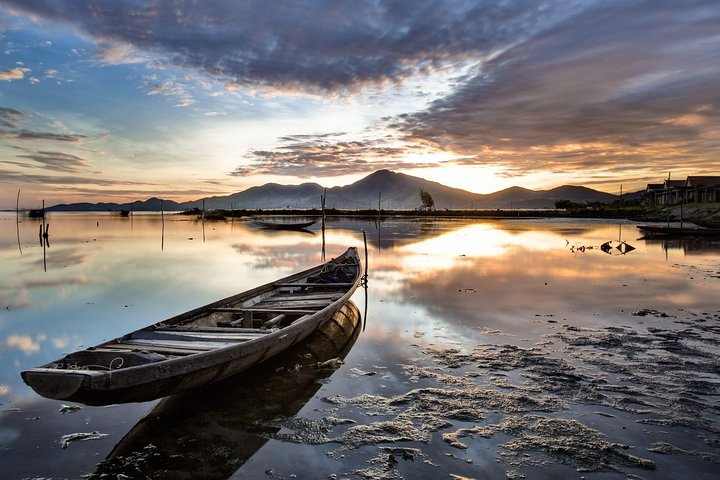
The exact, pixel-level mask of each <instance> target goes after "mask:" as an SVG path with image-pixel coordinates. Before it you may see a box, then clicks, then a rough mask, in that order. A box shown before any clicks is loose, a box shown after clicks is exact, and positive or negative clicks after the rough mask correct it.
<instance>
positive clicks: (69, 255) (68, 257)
mask: <svg viewBox="0 0 720 480" xmlns="http://www.w3.org/2000/svg"><path fill="white" fill-rule="evenodd" d="M50 241H51V243H50V245H51V247H52V237H51V239H50ZM80 248H82V247H70V248H62V249H54V248H50V249H48V251H47V259H46V263H47V267H48V269H51V268H62V267H67V266H70V265H72V266H77V265H81V264H83V263H85V262H87V261H88V260H89V259H90V258H91V257H92V254H91V252H87V251H86V252H83V251H81V250H80ZM35 263H36V264H39V265H42V264H43V259H42V258H39V259H38V260H37V261H36V262H35Z"/></svg>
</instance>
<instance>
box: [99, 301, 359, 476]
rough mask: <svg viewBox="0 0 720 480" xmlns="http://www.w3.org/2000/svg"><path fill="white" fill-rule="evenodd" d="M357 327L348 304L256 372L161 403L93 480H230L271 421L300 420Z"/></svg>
mask: <svg viewBox="0 0 720 480" xmlns="http://www.w3.org/2000/svg"><path fill="white" fill-rule="evenodd" d="M360 324H361V320H360V312H359V310H358V308H357V306H356V305H355V304H354V303H352V302H348V303H346V304H345V305H344V306H343V307H342V308H341V309H340V310H339V311H338V312H337V313H336V314H335V315H334V316H333V317H332V319H331V320H330V321H328V322H327V323H326V324H325V325H324V326H323V327H322V328H320V329H318V330H317V331H316V332H314V333H313V334H312V335H311V336H309V337H308V338H307V340H306V341H304V342H303V343H301V344H299V345H297V346H295V347H293V348H292V349H289V350H287V351H285V352H283V353H281V354H279V355H277V356H276V357H273V358H272V359H270V360H268V361H267V362H264V363H262V364H260V365H258V366H257V367H254V368H253V369H252V370H250V371H247V372H244V373H241V374H239V375H237V376H234V377H232V378H229V379H227V380H223V381H221V382H218V383H215V384H212V385H209V386H207V387H205V388H201V389H197V390H194V391H191V392H186V393H181V394H177V395H173V396H170V397H166V398H164V399H163V400H161V401H160V402H159V403H158V404H157V405H156V406H155V408H153V409H152V410H151V411H150V412H149V413H148V414H147V415H146V416H145V417H144V418H142V419H141V420H140V421H139V422H138V423H137V425H135V426H134V427H133V428H132V430H130V432H128V433H127V435H125V437H124V438H123V439H122V440H121V441H120V442H119V443H118V444H117V445H116V446H115V448H113V450H112V451H111V452H110V454H109V455H108V456H107V458H106V459H105V460H104V461H102V462H101V463H100V464H99V465H98V470H97V471H96V472H95V473H94V474H93V475H91V476H90V478H100V477H101V476H104V475H110V478H114V477H115V476H117V475H127V476H128V477H132V478H173V479H175V478H194V479H196V478H203V479H212V478H223V479H224V478H227V477H228V476H230V475H231V474H232V473H233V472H234V471H235V470H237V469H238V468H240V467H241V466H242V464H243V463H244V462H245V461H247V460H248V459H249V458H250V457H251V456H252V455H253V454H254V453H255V452H256V451H257V450H258V449H260V447H262V446H263V445H264V444H265V442H267V436H268V435H271V434H273V433H276V432H277V431H278V430H279V428H277V427H272V426H268V425H267V423H268V422H269V421H271V420H273V419H277V418H278V417H289V416H294V415H295V414H297V412H298V411H300V409H302V407H303V406H304V405H305V404H306V403H307V402H308V401H309V400H310V399H311V398H312V397H313V395H315V393H316V392H317V391H318V389H319V388H320V387H321V383H320V382H319V380H321V379H322V378H326V377H329V376H330V375H332V374H333V373H334V372H335V369H336V368H337V365H339V362H336V361H333V359H338V358H339V359H342V358H344V357H345V356H346V355H347V353H348V352H349V351H350V349H351V348H352V346H353V344H354V343H355V340H356V339H357V337H358V335H359V333H360ZM323 363H325V365H323ZM328 364H329V365H328ZM103 478H105V477H103ZM118 478H120V477H118Z"/></svg>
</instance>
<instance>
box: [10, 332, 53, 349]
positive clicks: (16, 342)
mask: <svg viewBox="0 0 720 480" xmlns="http://www.w3.org/2000/svg"><path fill="white" fill-rule="evenodd" d="M43 340H45V336H44V335H38V336H37V337H36V338H35V340H33V339H32V338H31V337H29V336H27V335H10V336H9V337H8V338H7V339H6V340H5V345H7V347H8V348H14V349H17V350H22V351H23V352H26V353H30V352H37V351H39V350H40V342H41V341H43Z"/></svg>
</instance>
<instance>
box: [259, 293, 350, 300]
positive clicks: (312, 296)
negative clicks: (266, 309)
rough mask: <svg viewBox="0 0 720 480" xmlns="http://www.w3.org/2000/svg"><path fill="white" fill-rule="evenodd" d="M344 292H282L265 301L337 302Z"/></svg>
mask: <svg viewBox="0 0 720 480" xmlns="http://www.w3.org/2000/svg"><path fill="white" fill-rule="evenodd" d="M342 296H343V293H342V292H321V293H309V294H308V293H297V294H296V293H291V294H288V293H285V292H282V293H280V294H278V295H273V296H270V297H266V298H265V299H264V300H263V301H265V300H273V301H275V302H296V301H302V300H327V299H333V300H337V299H338V298H340V297H342Z"/></svg>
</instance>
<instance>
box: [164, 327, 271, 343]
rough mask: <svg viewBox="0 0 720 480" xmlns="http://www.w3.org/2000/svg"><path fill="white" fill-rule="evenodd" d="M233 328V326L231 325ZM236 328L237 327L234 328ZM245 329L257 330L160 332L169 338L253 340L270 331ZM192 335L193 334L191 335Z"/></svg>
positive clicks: (224, 340) (222, 340)
mask: <svg viewBox="0 0 720 480" xmlns="http://www.w3.org/2000/svg"><path fill="white" fill-rule="evenodd" d="M231 328H232V327H231ZM233 330H236V329H233ZM243 330H257V331H253V332H238V333H232V332H201V331H198V330H193V331H187V330H185V331H177V332H172V331H171V332H160V333H161V334H163V335H168V337H163V338H166V339H168V340H176V339H177V340H186V341H187V340H189V339H191V340H189V341H197V340H210V341H221V342H226V341H235V340H240V341H243V340H253V339H255V338H260V337H264V336H265V335H267V334H268V333H270V331H269V330H260V329H250V328H245V329H243ZM190 335H192V336H190Z"/></svg>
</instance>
